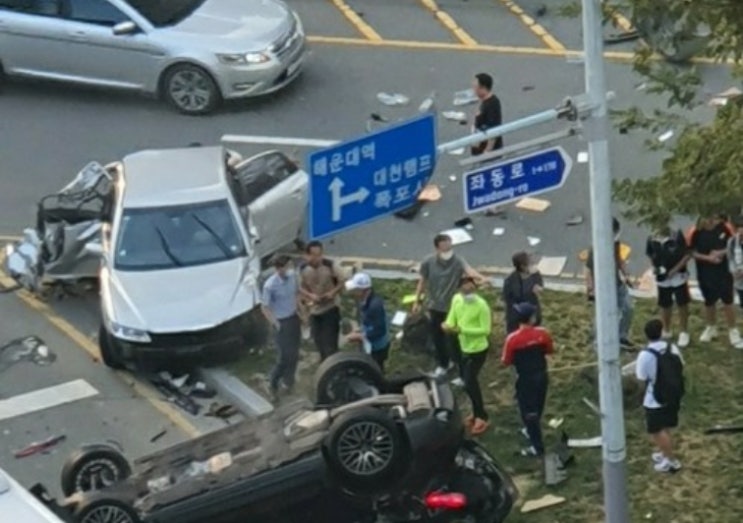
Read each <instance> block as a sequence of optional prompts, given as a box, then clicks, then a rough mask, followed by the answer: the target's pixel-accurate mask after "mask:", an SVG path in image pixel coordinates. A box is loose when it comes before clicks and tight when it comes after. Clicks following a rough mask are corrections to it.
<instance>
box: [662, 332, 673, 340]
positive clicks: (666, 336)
mask: <svg viewBox="0 0 743 523" xmlns="http://www.w3.org/2000/svg"><path fill="white" fill-rule="evenodd" d="M671 338H673V333H672V332H671V331H663V339H664V340H670V339H671Z"/></svg>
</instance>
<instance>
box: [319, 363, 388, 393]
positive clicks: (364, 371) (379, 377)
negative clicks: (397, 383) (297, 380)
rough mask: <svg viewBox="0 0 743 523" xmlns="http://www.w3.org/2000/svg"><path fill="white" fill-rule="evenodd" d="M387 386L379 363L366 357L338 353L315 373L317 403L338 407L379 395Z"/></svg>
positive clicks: (322, 364)
mask: <svg viewBox="0 0 743 523" xmlns="http://www.w3.org/2000/svg"><path fill="white" fill-rule="evenodd" d="M384 384H385V380H384V376H383V374H382V371H381V370H380V368H379V366H378V365H377V363H376V362H375V361H374V360H373V359H372V358H371V356H368V355H366V354H361V353H358V352H338V353H336V354H333V355H332V356H329V357H328V358H326V359H325V361H323V362H322V363H321V364H320V366H319V367H318V368H317V371H316V372H315V401H316V403H317V404H318V405H323V406H338V405H344V404H346V403H351V402H353V401H357V400H359V399H362V398H365V397H369V396H371V395H374V394H377V393H378V392H379V391H380V390H381V389H382V388H383V387H384Z"/></svg>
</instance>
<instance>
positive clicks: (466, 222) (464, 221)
mask: <svg viewBox="0 0 743 523" xmlns="http://www.w3.org/2000/svg"><path fill="white" fill-rule="evenodd" d="M454 227H462V228H464V229H465V230H468V231H471V230H473V229H474V228H475V225H474V224H473V223H472V219H471V218H470V217H468V216H465V217H464V218H460V219H459V220H457V221H455V222H454Z"/></svg>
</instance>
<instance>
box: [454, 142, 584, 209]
mask: <svg viewBox="0 0 743 523" xmlns="http://www.w3.org/2000/svg"><path fill="white" fill-rule="evenodd" d="M572 167H573V160H572V159H571V158H570V156H569V155H568V154H567V152H565V149H563V148H562V147H551V148H549V149H544V150H542V151H537V152H534V153H531V154H528V155H524V156H520V157H518V158H511V159H508V160H503V161H500V162H496V163H492V164H490V165H486V166H483V167H480V168H478V169H475V170H473V171H470V172H467V173H465V174H464V176H463V177H462V182H463V183H464V191H463V194H464V210H465V212H466V213H468V214H471V213H475V212H480V211H484V210H486V209H488V208H490V207H493V206H496V205H503V204H506V203H511V202H514V201H517V200H520V199H522V198H525V197H527V196H534V195H537V194H541V193H545V192H548V191H553V190H555V189H559V188H560V187H562V186H563V185H564V184H565V181H566V180H567V179H568V175H569V174H570V170H571V169H572Z"/></svg>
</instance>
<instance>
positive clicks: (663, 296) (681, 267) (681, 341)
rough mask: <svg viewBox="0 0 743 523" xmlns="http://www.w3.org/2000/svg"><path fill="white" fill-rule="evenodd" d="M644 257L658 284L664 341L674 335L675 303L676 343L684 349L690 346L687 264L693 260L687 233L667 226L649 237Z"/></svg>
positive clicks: (689, 299)
mask: <svg viewBox="0 0 743 523" xmlns="http://www.w3.org/2000/svg"><path fill="white" fill-rule="evenodd" d="M645 254H646V255H647V257H648V258H650V263H652V264H653V273H654V274H655V284H656V286H657V288H658V307H660V310H661V319H662V321H663V338H664V339H668V338H670V337H671V336H672V335H673V334H672V330H671V318H672V312H673V302H674V301H675V302H676V306H677V307H678V313H679V327H680V329H681V332H680V333H679V337H678V341H677V344H678V346H679V347H681V348H684V347H686V346H687V345H689V303H691V293H690V292H689V272H688V270H687V264H688V262H689V260H690V259H691V254H690V253H689V247H688V245H687V244H686V238H684V233H683V232H681V230H680V229H677V230H676V231H674V232H672V231H671V228H670V227H669V226H668V225H665V226H663V227H661V228H660V229H659V230H658V231H657V232H656V234H654V235H652V236H650V237H648V240H647V244H646V247H645Z"/></svg>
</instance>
